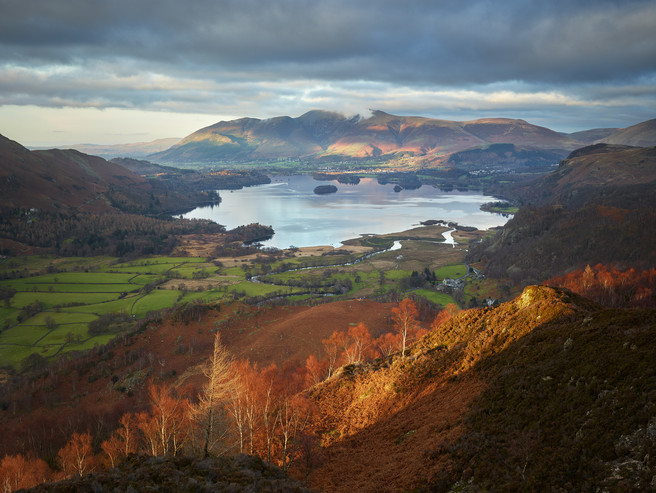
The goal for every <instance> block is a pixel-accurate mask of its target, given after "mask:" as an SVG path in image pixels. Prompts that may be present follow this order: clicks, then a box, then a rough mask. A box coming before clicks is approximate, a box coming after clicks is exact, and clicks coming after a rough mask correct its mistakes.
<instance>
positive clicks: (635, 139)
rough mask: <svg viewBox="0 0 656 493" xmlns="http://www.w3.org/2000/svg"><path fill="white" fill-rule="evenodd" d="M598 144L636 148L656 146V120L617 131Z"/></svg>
mask: <svg viewBox="0 0 656 493" xmlns="http://www.w3.org/2000/svg"><path fill="white" fill-rule="evenodd" d="M598 142H600V143H606V144H619V145H627V146H636V147H653V146H656V118H655V119H653V120H647V121H646V122H641V123H638V124H636V125H632V126H630V127H627V128H620V129H617V130H616V131H615V132H613V133H612V134H610V135H609V136H607V137H604V138H602V139H601V140H599V141H598Z"/></svg>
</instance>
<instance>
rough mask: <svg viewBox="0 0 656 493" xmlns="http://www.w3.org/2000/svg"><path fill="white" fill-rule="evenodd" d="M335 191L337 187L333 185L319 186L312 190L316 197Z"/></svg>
mask: <svg viewBox="0 0 656 493" xmlns="http://www.w3.org/2000/svg"><path fill="white" fill-rule="evenodd" d="M336 191H337V187H336V186H335V185H319V186H318V187H315V189H314V193H316V194H317V195H324V194H327V193H335V192H336Z"/></svg>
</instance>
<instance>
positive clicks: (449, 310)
mask: <svg viewBox="0 0 656 493" xmlns="http://www.w3.org/2000/svg"><path fill="white" fill-rule="evenodd" d="M459 311H460V308H458V305H456V304H455V303H449V304H448V305H446V306H445V307H444V309H443V310H441V311H440V313H438V314H437V316H436V317H435V320H433V323H432V324H431V330H435V329H437V328H438V327H439V326H440V325H442V324H443V323H444V322H446V321H447V320H449V319H450V318H452V317H453V316H454V315H455V314H456V313H458V312H459Z"/></svg>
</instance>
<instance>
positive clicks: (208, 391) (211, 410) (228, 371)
mask: <svg viewBox="0 0 656 493" xmlns="http://www.w3.org/2000/svg"><path fill="white" fill-rule="evenodd" d="M203 374H204V375H205V376H206V377H207V379H208V382H207V384H205V386H204V387H203V389H202V391H201V393H200V395H199V397H198V403H197V404H196V405H194V406H193V407H192V416H193V417H194V420H195V421H196V422H197V423H198V424H199V426H200V427H201V430H202V433H203V457H208V456H209V453H210V450H211V449H213V448H214V446H215V445H216V443H218V441H219V440H220V439H221V437H223V436H225V433H226V431H227V430H226V428H224V429H222V430H218V429H217V428H218V425H219V422H220V418H221V412H222V409H223V408H224V406H225V405H226V404H227V402H228V399H229V398H230V394H231V392H233V391H234V390H235V388H236V384H237V381H236V378H235V376H234V374H233V371H232V359H231V358H230V355H229V354H228V352H227V350H226V349H225V348H224V347H223V345H222V344H221V337H220V336H219V333H218V332H217V333H216V334H215V336H214V351H213V352H212V356H211V357H210V359H209V361H208V362H207V364H206V365H205V367H204V369H203Z"/></svg>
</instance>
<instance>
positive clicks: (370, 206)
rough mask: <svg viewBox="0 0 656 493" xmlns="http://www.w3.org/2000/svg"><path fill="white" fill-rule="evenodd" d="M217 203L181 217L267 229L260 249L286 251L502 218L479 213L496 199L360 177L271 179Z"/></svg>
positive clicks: (483, 223) (498, 223)
mask: <svg viewBox="0 0 656 493" xmlns="http://www.w3.org/2000/svg"><path fill="white" fill-rule="evenodd" d="M325 184H332V185H335V186H336V187H337V188H338V190H337V192H336V193H331V194H326V195H317V194H315V193H314V188H315V187H316V186H318V185H325ZM219 193H220V195H221V204H220V205H218V206H207V207H198V208H197V209H194V210H193V211H191V212H188V213H187V214H184V215H183V216H182V217H185V218H189V219H195V218H196V219H211V220H213V221H215V222H217V223H219V224H223V225H225V226H226V228H227V229H232V228H235V227H237V226H240V225H242V224H250V223H260V224H263V225H266V226H272V227H273V229H274V230H275V235H274V236H273V238H272V239H271V240H268V241H266V242H263V245H265V246H272V247H276V248H288V247H289V246H291V245H294V246H297V247H303V246H315V245H332V246H339V245H341V241H343V240H348V239H350V238H357V237H359V236H360V235H362V234H384V233H394V232H398V231H404V230H407V229H410V228H412V227H414V226H418V225H419V222H420V221H425V220H428V219H438V220H439V219H442V220H445V221H454V222H457V223H458V224H461V225H463V226H475V227H477V228H479V229H487V228H490V227H493V226H501V225H503V224H505V223H506V221H507V220H508V218H506V217H503V216H502V215H500V214H493V213H489V212H484V211H481V210H480V209H479V207H480V205H481V204H483V203H485V202H492V201H496V200H498V199H496V198H494V197H490V196H486V195H482V194H480V193H477V192H459V191H453V192H443V191H441V190H439V189H437V188H434V187H432V186H427V185H424V186H422V187H421V188H419V189H417V190H402V191H401V192H395V191H394V185H393V184H387V185H380V184H379V183H378V182H377V181H376V179H375V178H363V179H361V180H360V183H359V184H358V185H344V184H341V183H338V182H337V181H316V180H314V179H313V178H312V177H311V176H306V175H303V176H275V177H272V182H271V183H270V184H267V185H257V186H254V187H247V188H243V189H241V190H234V191H226V190H222V191H220V192H219Z"/></svg>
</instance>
